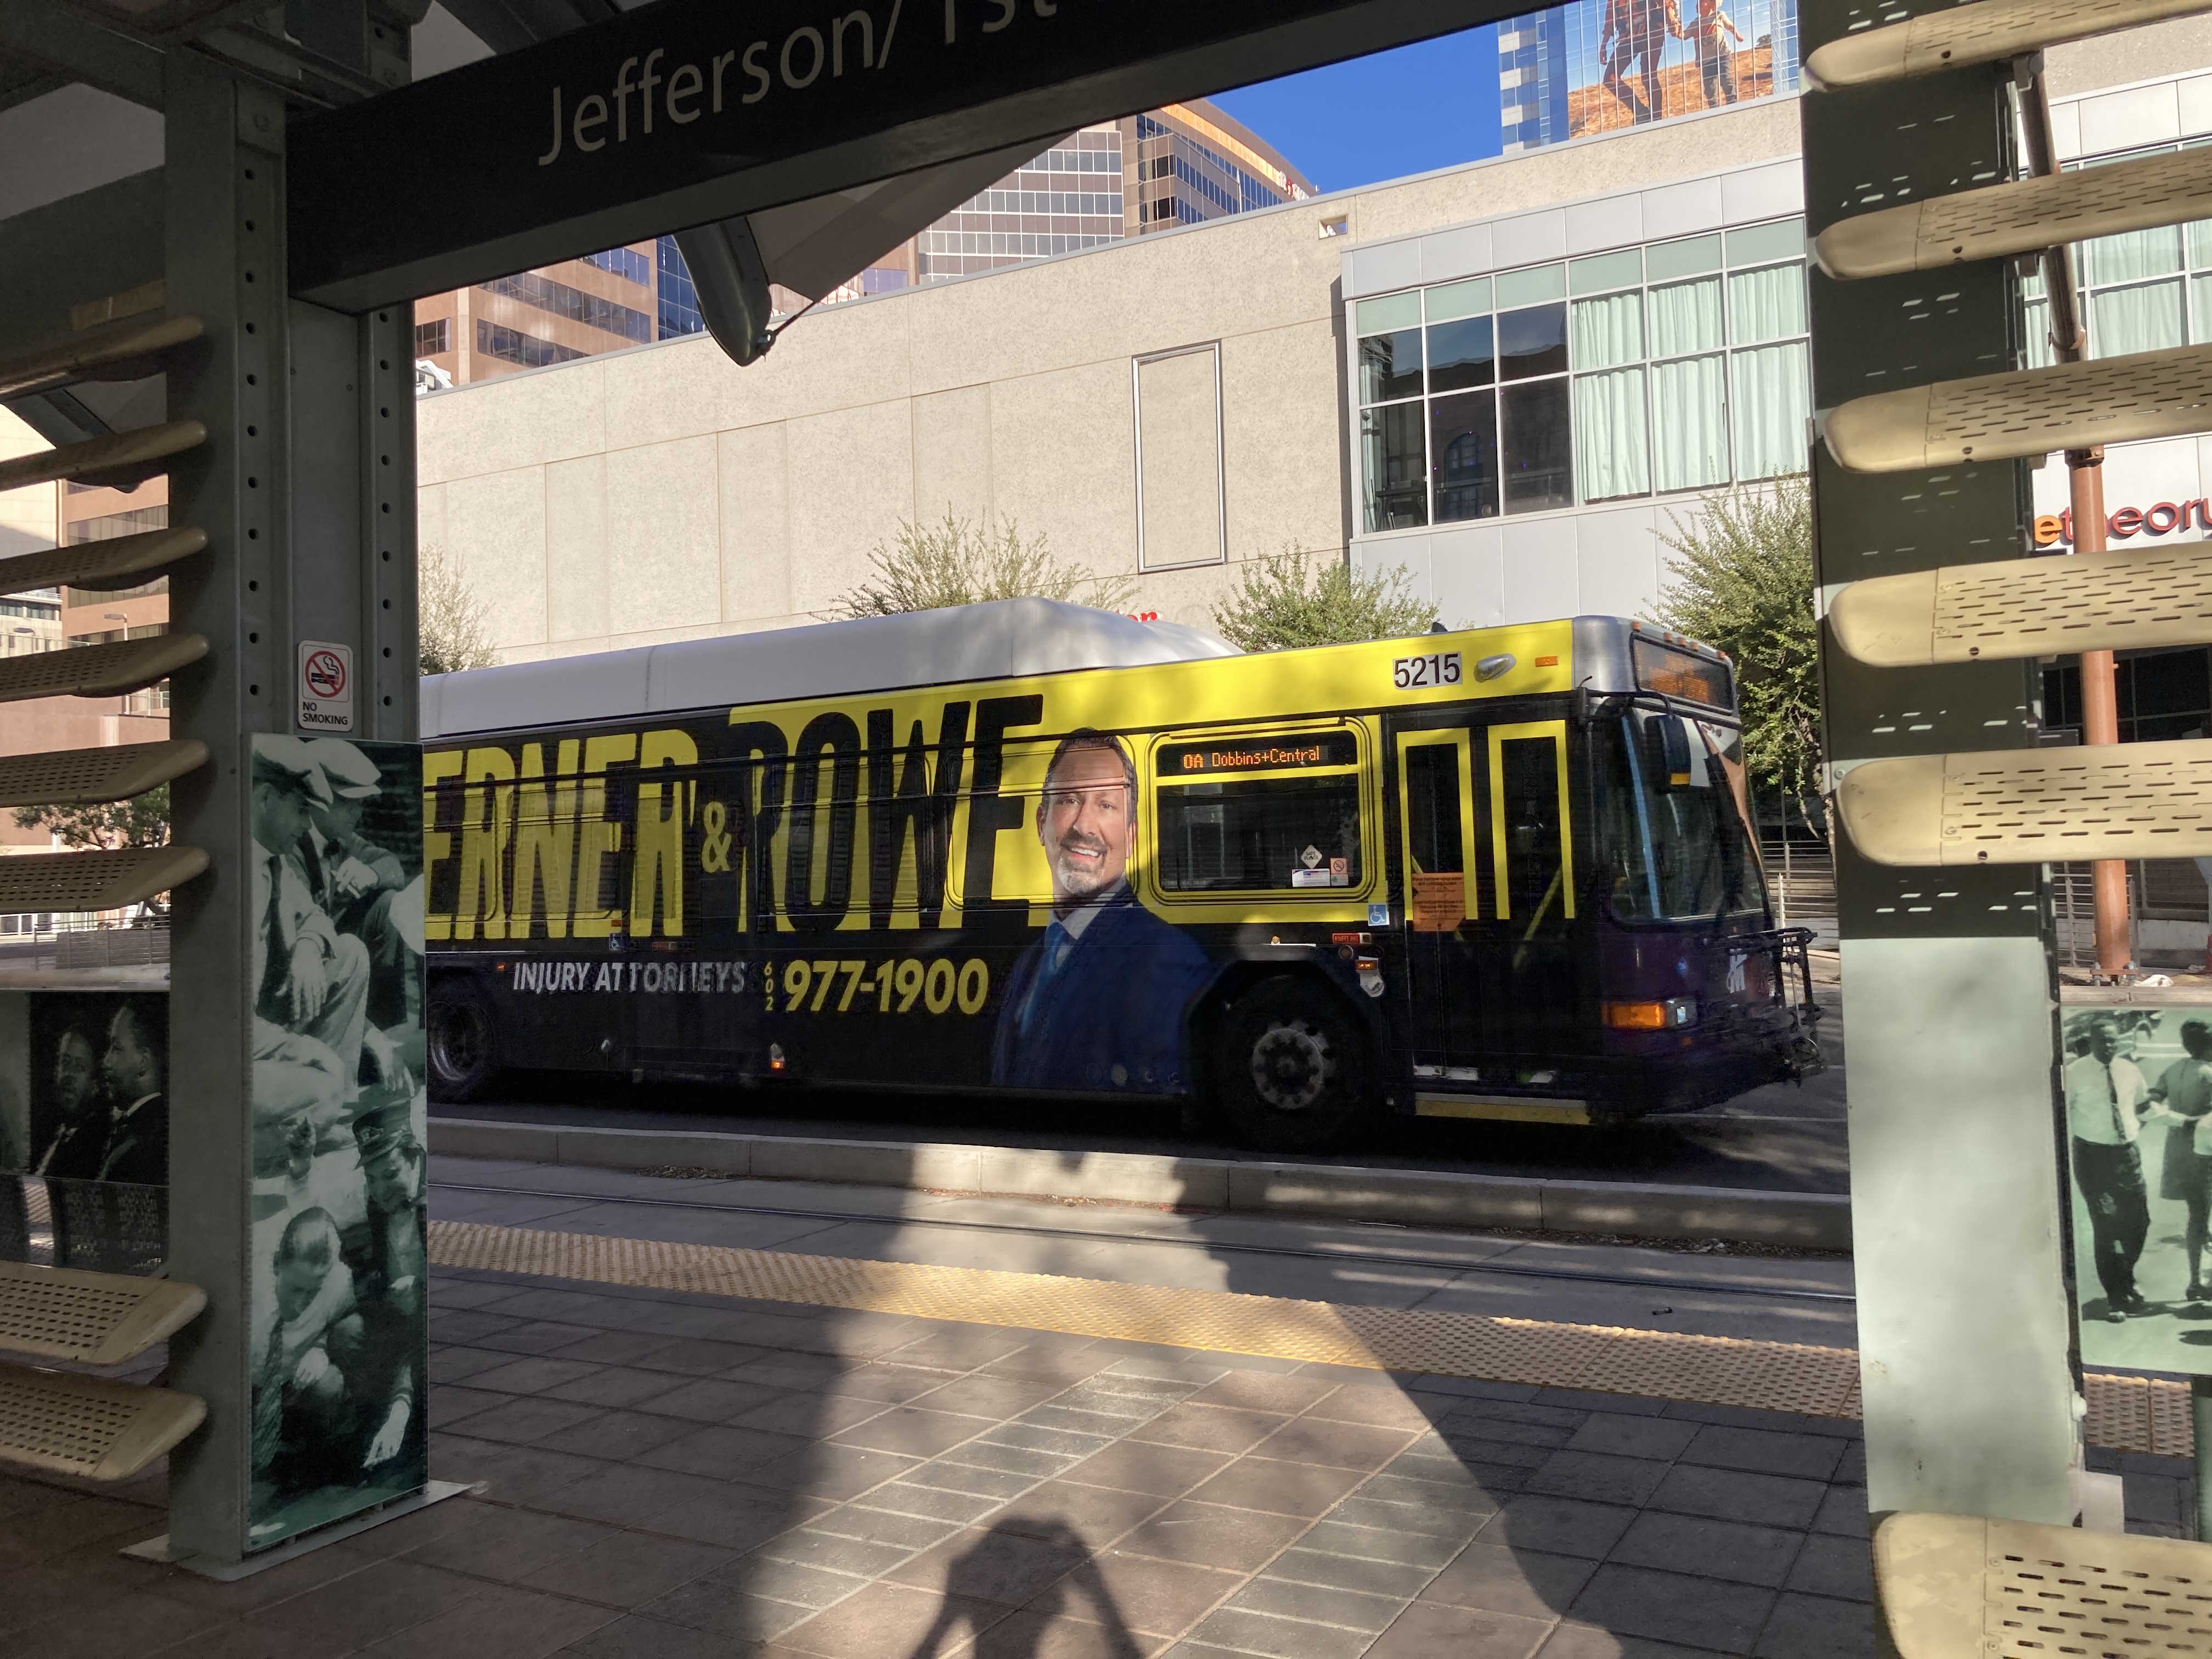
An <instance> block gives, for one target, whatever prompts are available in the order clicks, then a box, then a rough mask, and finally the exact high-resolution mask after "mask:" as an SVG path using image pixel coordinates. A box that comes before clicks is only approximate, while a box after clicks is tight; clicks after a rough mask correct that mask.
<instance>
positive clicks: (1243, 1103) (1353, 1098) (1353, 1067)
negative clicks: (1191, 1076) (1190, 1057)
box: [1213, 978, 1372, 1152]
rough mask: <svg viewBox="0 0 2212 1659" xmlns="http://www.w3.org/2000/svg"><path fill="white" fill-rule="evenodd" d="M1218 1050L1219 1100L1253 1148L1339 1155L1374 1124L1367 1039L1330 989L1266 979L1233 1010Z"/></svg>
mask: <svg viewBox="0 0 2212 1659" xmlns="http://www.w3.org/2000/svg"><path fill="white" fill-rule="evenodd" d="M1214 1052H1215V1053H1216V1054H1217V1055H1218V1060H1216V1062H1215V1067H1214V1073H1213V1098H1214V1103H1215V1105H1216V1106H1217V1107H1218V1109H1219V1111H1220V1113H1221V1115H1222V1116H1223V1117H1225V1118H1226V1119H1227V1120H1228V1121H1229V1125H1230V1127H1231V1130H1232V1131H1233V1132H1234V1133H1235V1134H1236V1136H1237V1139H1239V1140H1241V1141H1243V1143H1244V1144H1245V1145H1246V1146H1251V1147H1255V1148H1256V1149H1258V1150H1260V1151H1261V1152H1330V1151H1334V1150H1335V1149H1336V1148H1338V1147H1340V1146H1344V1145H1346V1143H1347V1142H1349V1141H1350V1140H1351V1139H1352V1138H1353V1137H1354V1136H1355V1135H1356V1134H1358V1132H1359V1131H1360V1130H1361V1129H1362V1128H1364V1127H1365V1126H1366V1124H1367V1123H1368V1121H1370V1105H1371V1103H1372V1089H1371V1085H1370V1066H1369V1062H1368V1043H1367V1036H1366V1033H1365V1032H1364V1031H1363V1030H1361V1029H1360V1027H1359V1024H1358V1021H1357V1020H1356V1019H1355V1018H1353V1016H1352V1011H1351V1010H1350V1009H1348V1008H1346V1007H1345V1006H1344V1005H1343V1000H1342V999H1341V998H1340V997H1338V996H1336V995H1334V994H1332V993H1330V992H1329V991H1328V990H1326V989H1325V988H1323V987H1321V986H1318V985H1310V984H1305V983H1302V982H1300V981H1297V980H1294V979H1287V978H1276V979H1268V980H1263V981H1261V982H1260V983H1259V984H1257V985H1255V986H1254V987H1252V988H1251V989H1249V991H1246V992H1245V993H1243V994H1242V995H1241V996H1239V997H1238V998H1237V1000H1236V1001H1234V1002H1232V1003H1231V1004H1230V1005H1229V1007H1228V1009H1227V1011H1226V1012H1225V1013H1224V1014H1223V1016H1222V1018H1221V1024H1220V1026H1219V1047H1218V1048H1216V1049H1215V1051H1214Z"/></svg>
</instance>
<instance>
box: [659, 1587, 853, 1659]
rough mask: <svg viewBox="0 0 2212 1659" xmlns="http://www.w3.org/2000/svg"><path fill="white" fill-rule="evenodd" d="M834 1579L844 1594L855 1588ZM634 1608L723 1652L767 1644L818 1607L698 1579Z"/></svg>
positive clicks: (803, 1619) (817, 1609)
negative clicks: (717, 1643) (709, 1635)
mask: <svg viewBox="0 0 2212 1659" xmlns="http://www.w3.org/2000/svg"><path fill="white" fill-rule="evenodd" d="M832 1577H835V1576H834V1575H832ZM836 1582H838V1583H841V1584H845V1585H849V1586H851V1589H848V1591H847V1592H846V1595H848V1597H849V1596H850V1595H851V1594H852V1593H853V1591H854V1590H858V1589H860V1586H861V1581H860V1579H858V1578H843V1579H838V1580H837V1581H836ZM638 1611H639V1612H640V1613H642V1614H643V1615H644V1616H646V1617H647V1618H648V1619H653V1620H659V1621H661V1622H664V1623H666V1624H671V1625H684V1626H690V1628H691V1629H693V1630H700V1631H708V1632H713V1633H714V1635H715V1636H716V1637H717V1638H720V1640H721V1642H722V1644H723V1651H724V1652H725V1653H727V1652H728V1651H729V1650H730V1644H732V1643H735V1644H752V1643H757V1642H772V1641H774V1640H775V1638H777V1637H779V1636H781V1635H782V1634H783V1633H784V1632H786V1631H788V1630H790V1629H791V1628H792V1627H793V1626H795V1625H801V1624H804V1623H805V1622H806V1620H810V1619H811V1618H813V1617H815V1616H816V1615H817V1613H819V1612H820V1611H821V1609H820V1608H819V1607H808V1606H805V1605H804V1604H802V1603H800V1602H797V1601H779V1600H777V1599H776V1598H775V1597H774V1596H769V1595H758V1594H757V1593H755V1592H754V1591H752V1590H750V1589H746V1588H745V1587H744V1586H743V1585H740V1584H732V1583H725V1582H723V1581H721V1580H720V1579H714V1578H699V1579H694V1580H693V1581H692V1582H691V1583H688V1584H684V1585H681V1586H679V1587H678V1588H677V1589H672V1590H671V1591H669V1592H668V1594H667V1595H663V1596H660V1597H659V1598H658V1599H657V1600H654V1601H648V1602H647V1603H646V1605H645V1606H644V1607H641V1608H640V1609H639V1610H638Z"/></svg>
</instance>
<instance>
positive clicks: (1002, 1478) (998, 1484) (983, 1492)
mask: <svg viewBox="0 0 2212 1659" xmlns="http://www.w3.org/2000/svg"><path fill="white" fill-rule="evenodd" d="M906 1478H907V1480H908V1483H909V1484H911V1485H914V1486H935V1487H937V1488H938V1489H939V1490H940V1491H943V1492H967V1493H969V1495H970V1496H972V1497H976V1498H995V1499H996V1500H998V1501H999V1502H1000V1503H1002V1504H1003V1503H1005V1502H1006V1500H1007V1499H1008V1498H1018V1497H1019V1496H1020V1495H1021V1494H1022V1493H1024V1492H1027V1491H1028V1490H1029V1489H1030V1487H1031V1486H1035V1485H1036V1483H1037V1477H1036V1475H1034V1474H1017V1473H1015V1472H1013V1471H1012V1470H1008V1469H984V1468H976V1467H975V1465H973V1464H971V1463H962V1462H955V1461H954V1460H953V1459H952V1458H950V1457H937V1458H932V1459H931V1460H930V1461H929V1462H927V1463H924V1464H922V1465H921V1467H920V1468H915V1469H910V1470H908V1473H907V1476H906Z"/></svg>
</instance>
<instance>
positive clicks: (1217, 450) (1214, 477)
mask: <svg viewBox="0 0 2212 1659" xmlns="http://www.w3.org/2000/svg"><path fill="white" fill-rule="evenodd" d="M1132 369H1133V380H1134V383H1135V397H1136V415H1135V426H1136V436H1137V564H1138V568H1139V569H1144V570H1164V569H1171V568H1176V567H1177V566H1181V565H1191V564H1218V563H1219V562H1221V561H1222V559H1223V558H1225V556H1227V550H1226V546H1225V528H1226V526H1225V516H1224V514H1225V508H1224V505H1223V502H1224V497H1223V493H1222V465H1221V348H1220V346H1219V345H1218V344H1212V345H1204V346H1200V347H1198V348H1196V349H1191V350H1184V351H1174V352H1168V353H1164V354H1163V355H1161V356H1154V357H1139V358H1138V359H1137V360H1136V362H1134V363H1133V365H1132Z"/></svg>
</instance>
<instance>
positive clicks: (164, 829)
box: [15, 783, 169, 851]
mask: <svg viewBox="0 0 2212 1659" xmlns="http://www.w3.org/2000/svg"><path fill="white" fill-rule="evenodd" d="M15 822H16V823H20V824H21V825H22V826H23V828H25V829H45V830H48V831H50V832H51V833H52V834H53V835H54V836H56V837H57V838H58V839H59V841H60V842H61V844H62V845H63V846H64V847H66V848H70V849H71V850H72V851H76V850H80V849H82V848H109V849H111V850H112V849H114V848H122V847H159V846H161V845H162V844H163V843H164V842H167V840H168V839H169V786H168V785H167V784H166V783H164V784H161V785H159V786H157V787H155V788H152V789H149V790H148V791H147V792H146V793H144V794H143V795H140V796H138V797H137V798H136V799H131V800H117V801H102V802H100V803H99V804H98V805H93V806H19V807H17V808H16V809H15Z"/></svg>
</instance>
